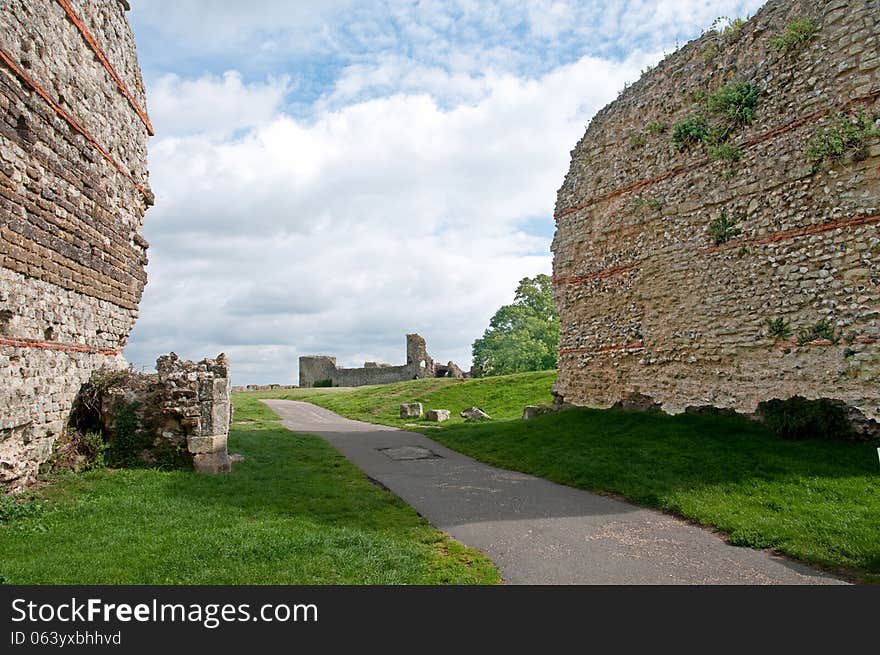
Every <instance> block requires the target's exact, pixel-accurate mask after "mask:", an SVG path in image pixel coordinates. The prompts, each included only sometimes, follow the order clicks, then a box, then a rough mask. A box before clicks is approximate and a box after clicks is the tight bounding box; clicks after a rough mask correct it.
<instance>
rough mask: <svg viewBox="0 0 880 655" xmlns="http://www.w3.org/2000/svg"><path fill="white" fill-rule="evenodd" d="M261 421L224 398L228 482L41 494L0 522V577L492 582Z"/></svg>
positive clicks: (124, 477)
mask: <svg viewBox="0 0 880 655" xmlns="http://www.w3.org/2000/svg"><path fill="white" fill-rule="evenodd" d="M274 419H275V416H274V415H273V414H272V413H271V412H270V411H269V410H268V408H266V407H265V406H264V405H263V404H262V403H258V402H257V401H256V400H255V399H254V398H238V399H237V400H236V421H237V425H235V427H234V430H233V431H232V434H231V435H230V451H232V452H239V453H242V454H243V455H245V457H246V458H247V459H246V461H244V462H241V463H239V464H237V465H236V467H235V471H234V473H233V474H231V475H228V476H221V477H209V476H201V475H196V474H193V473H189V472H183V471H166V472H163V471H156V470H149V469H140V470H108V469H104V470H97V471H92V472H89V473H84V474H78V475H69V476H65V477H63V478H61V479H59V480H58V481H56V482H55V483H53V484H50V485H47V486H44V487H42V488H41V489H39V490H38V491H37V492H36V494H35V501H36V502H37V503H40V504H42V510H41V511H37V512H35V513H33V514H32V515H30V516H21V517H17V518H13V519H11V520H6V521H4V520H3V519H4V515H3V514H0V581H2V582H5V583H8V584H447V583H453V584H491V583H497V582H498V581H499V575H498V572H497V569H496V568H495V567H494V565H493V564H492V562H491V561H489V560H488V559H487V558H485V557H484V556H483V555H481V554H480V553H478V552H476V551H474V550H471V549H468V548H465V547H463V546H461V545H460V544H458V543H457V542H454V541H451V540H449V539H447V538H446V537H445V536H444V535H443V534H442V533H440V532H438V531H436V530H434V529H433V528H432V527H431V526H430V525H429V524H428V523H427V522H426V521H425V520H423V519H422V518H420V517H419V516H418V515H417V514H416V513H415V511H413V510H412V509H411V508H409V507H408V506H407V505H405V504H404V503H403V502H402V501H400V500H399V499H398V498H396V497H395V496H393V495H391V494H389V493H387V492H385V491H382V490H381V489H379V488H378V487H376V486H374V485H373V484H371V483H370V482H369V481H368V480H367V479H366V478H365V477H364V476H363V474H361V473H360V471H358V470H357V469H355V468H354V467H353V466H352V465H351V464H349V463H348V461H347V460H346V459H345V458H343V457H342V456H341V455H339V454H338V453H337V452H336V451H335V450H334V449H333V448H331V447H330V446H329V445H328V444H327V443H326V442H324V441H323V440H322V439H320V438H318V437H312V436H301V435H294V434H292V433H290V432H288V431H286V430H284V429H282V428H280V427H279V426H278V425H277V424H276V423H273V422H272V421H273V420H274ZM245 421H246V422H247V423H242V422H245ZM251 421H252V422H251ZM29 506H30V507H33V505H29ZM29 506H28V505H26V506H24V507H29ZM7 509H8V508H7Z"/></svg>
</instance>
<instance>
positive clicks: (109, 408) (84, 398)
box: [71, 353, 232, 474]
mask: <svg viewBox="0 0 880 655" xmlns="http://www.w3.org/2000/svg"><path fill="white" fill-rule="evenodd" d="M156 369H157V371H158V372H157V373H154V374H143V373H135V372H133V371H121V372H120V371H115V370H102V371H99V372H98V373H97V374H96V375H95V376H94V377H93V379H92V381H91V382H90V383H89V384H87V385H86V386H85V387H84V388H83V390H82V392H81V394H80V397H79V398H78V400H77V403H76V404H75V406H74V412H73V417H72V423H73V425H72V426H71V427H72V428H73V429H76V430H78V431H79V432H86V431H100V432H101V433H102V435H103V437H104V440H105V441H106V442H107V443H108V444H109V445H110V447H111V448H112V447H114V445H115V446H117V447H119V446H120V444H121V443H123V442H124V445H125V448H126V449H128V451H129V452H130V456H131V459H132V460H135V461H139V462H141V463H144V464H147V465H151V466H156V465H158V466H173V467H182V466H184V467H188V466H191V467H192V468H193V469H195V470H196V471H198V472H201V473H215V474H216V473H227V472H229V471H230V470H231V459H230V456H229V454H228V452H227V445H226V444H227V438H228V434H229V425H230V422H231V418H232V405H231V403H230V396H229V392H230V384H229V361H228V360H227V358H226V356H225V355H222V354H221V355H220V356H218V357H217V358H216V359H205V360H202V361H201V362H191V361H183V360H181V359H180V358H179V357H178V356H177V355H175V354H174V353H171V354H170V355H165V356H163V357H160V358H159V359H158V361H157V362H156Z"/></svg>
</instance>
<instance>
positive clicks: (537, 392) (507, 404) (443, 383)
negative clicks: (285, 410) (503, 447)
mask: <svg viewBox="0 0 880 655" xmlns="http://www.w3.org/2000/svg"><path fill="white" fill-rule="evenodd" d="M554 382H556V371H542V372H538V373H518V374H516V375H505V376H501V377H495V378H483V379H478V380H450V379H445V378H439V379H436V378H435V379H427V380H411V381H409V382H398V383H396V384H388V385H383V386H375V387H361V388H358V389H284V390H278V391H266V392H253V393H245V394H239V396H240V397H242V398H247V397H251V396H255V397H259V398H284V399H288V400H303V401H306V402H311V403H314V404H316V405H320V406H321V407H326V408H327V409H331V410H333V411H334V412H337V413H339V414H342V415H343V416H347V417H349V418H354V419H358V420H360V421H367V422H369V423H381V424H383V425H393V426H395V427H404V426H407V425H411V424H413V421H412V420H410V419H401V418H400V405H401V403H416V402H420V403H422V404H423V405H424V408H425V409H426V410H427V409H448V410H450V411H451V412H452V419H451V420H450V421H449V422H447V423H444V426H446V427H449V426H453V425H459V424H463V423H465V420H464V419H462V418H461V417H459V412H461V410H463V409H466V408H468V407H472V406H476V407H480V408H481V409H483V410H485V411H486V412H487V413H488V414H489V415H490V416H491V417H492V418H493V419H496V420H508V419H515V418H520V417H521V416H522V412H523V407H525V406H526V405H534V404H540V403H544V404H547V403H550V402H551V401H552V400H553V397H552V396H551V395H550V389H551V387H552V386H553V383H554ZM417 423H421V424H422V425H423V426H428V425H429V424H427V423H425V422H424V421H422V422H417Z"/></svg>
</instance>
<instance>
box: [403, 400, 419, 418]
mask: <svg viewBox="0 0 880 655" xmlns="http://www.w3.org/2000/svg"><path fill="white" fill-rule="evenodd" d="M423 413H424V409H423V408H422V403H404V404H402V405H401V406H400V418H422V414H423Z"/></svg>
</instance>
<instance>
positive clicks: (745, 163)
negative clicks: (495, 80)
mask: <svg viewBox="0 0 880 655" xmlns="http://www.w3.org/2000/svg"><path fill="white" fill-rule="evenodd" d="M803 18H809V19H811V20H812V21H813V22H814V24H815V25H816V28H817V31H816V36H815V38H814V39H812V40H811V41H810V42H808V43H807V44H806V45H805V46H804V47H803V48H802V49H801V50H799V51H797V52H793V53H788V54H780V53H778V52H777V51H776V50H775V49H774V48H773V46H772V38H773V37H774V36H775V35H777V34H781V33H783V32H785V30H786V28H787V25H788V24H789V23H791V22H792V21H795V20H801V19H803ZM730 82H748V83H751V84H753V85H755V86H756V87H757V89H758V90H759V103H758V106H757V108H756V111H755V116H754V121H753V122H752V123H751V124H748V125H745V126H743V127H741V128H737V129H736V131H735V132H734V133H733V135H732V136H731V141H732V142H733V143H736V144H737V145H738V146H739V148H740V150H741V152H742V157H741V159H740V160H739V161H737V162H736V163H733V164H731V163H729V162H722V161H714V160H713V159H712V158H710V157H709V156H708V152H707V151H706V150H705V149H703V148H702V147H701V146H694V147H691V148H686V149H684V150H679V149H677V148H676V147H675V145H674V144H673V143H672V132H673V129H672V128H673V126H674V125H675V124H676V123H677V122H678V121H680V120H682V119H684V118H685V117H687V116H690V115H693V114H694V112H699V111H701V110H702V111H706V109H705V106H704V104H701V103H702V102H703V101H701V100H700V98H705V97H706V96H707V95H709V94H711V93H713V92H714V91H716V90H717V89H719V88H720V87H722V86H723V85H724V84H727V83H730ZM701 107H702V109H701ZM860 113H861V114H862V115H864V116H865V117H867V118H868V120H869V122H872V123H873V126H872V128H873V130H878V129H880V13H878V11H877V3H876V2H875V1H873V0H831V1H829V2H825V1H823V2H820V1H818V0H801V1H798V2H794V1H792V0H769V1H768V2H767V3H766V4H765V5H764V7H763V8H762V9H761V10H760V11H759V12H758V13H757V14H756V15H755V17H753V18H752V19H750V20H749V21H747V22H746V24H745V25H743V27H742V29H741V30H739V31H738V32H736V33H734V34H732V35H727V36H725V35H720V34H715V33H707V34H705V35H704V36H703V37H701V38H700V39H697V40H695V41H694V42H691V43H690V44H687V45H686V46H685V47H684V48H682V49H681V50H679V51H678V52H676V53H674V54H672V55H670V56H669V57H667V58H666V59H665V60H664V61H663V62H661V63H660V64H659V65H658V66H656V67H655V68H654V69H653V70H651V71H650V72H648V73H646V74H645V75H644V76H643V77H642V79H641V80H639V81H638V82H636V83H635V84H634V85H632V86H630V87H629V88H628V89H626V90H625V91H624V92H622V93H621V95H620V97H619V98H618V100H617V101H615V102H614V103H612V104H611V105H609V106H608V107H606V108H605V109H603V110H602V111H601V112H599V114H598V115H597V116H596V117H595V118H594V119H593V120H592V122H591V124H590V125H589V127H588V129H587V132H586V135H585V136H584V138H583V139H582V140H581V141H580V142H579V143H578V144H577V146H576V148H575V149H574V151H573V152H572V160H571V167H570V170H569V173H568V174H567V176H566V178H565V181H564V183H563V185H562V187H561V188H560V190H559V193H558V196H557V203H556V207H557V210H556V212H555V217H556V222H557V231H556V235H555V238H554V242H553V252H554V263H553V273H554V275H553V279H554V292H555V296H556V301H557V306H558V308H559V313H560V367H559V368H560V373H559V381H558V385H557V391H558V394H559V395H560V396H561V397H563V398H564V399H565V401H566V402H571V403H574V404H579V405H590V406H599V407H608V406H611V405H613V404H614V403H615V402H617V401H618V400H620V399H621V398H623V397H624V396H626V395H628V394H630V393H633V392H638V393H643V394H646V395H649V396H651V397H653V398H654V399H655V400H656V401H657V402H659V403H660V404H661V405H662V406H663V408H664V409H666V410H667V411H671V412H676V411H682V410H683V409H685V408H686V407H688V406H691V405H696V406H703V405H714V406H717V407H726V408H734V409H737V410H740V411H753V410H754V409H755V407H756V405H757V404H758V403H759V402H760V401H761V400H766V399H768V398H772V397H789V396H792V395H795V394H800V395H804V396H807V397H831V398H837V399H840V400H844V401H846V402H847V403H849V404H851V405H852V406H854V407H857V408H859V409H860V410H861V411H862V412H864V413H865V414H866V415H867V416H869V417H871V418H876V419H880V388H878V384H877V380H878V379H880V348H878V346H877V344H878V343H880V230H878V226H880V137H878V136H876V135H875V136H868V137H866V142H865V144H864V145H865V147H864V148H863V151H862V152H861V153H860V155H861V156H860V157H852V156H846V157H844V158H842V159H840V160H826V161H823V162H821V163H820V164H819V165H818V166H815V162H813V161H811V160H810V159H809V158H808V157H807V155H806V152H805V151H806V147H807V144H808V143H809V142H810V140H811V139H812V138H813V137H814V135H816V134H817V133H819V131H820V130H825V129H828V128H829V127H832V126H834V125H835V124H836V122H837V117H836V116H837V114H842V115H844V116H850V117H853V116H856V115H858V114H860ZM651 125H660V126H663V128H664V129H660V130H653V131H652V130H649V129H648V128H649V126H651ZM634 136H639V138H638V139H634V138H632V137H634ZM722 214H725V215H727V217H728V218H732V219H734V220H735V225H736V228H737V229H738V230H739V233H738V234H736V235H735V236H734V237H733V238H732V239H730V240H729V241H728V242H727V243H724V244H723V245H714V244H713V240H712V238H711V234H710V229H709V226H710V224H711V223H712V222H713V221H714V220H715V219H717V218H718V217H720V216H721V215H722ZM780 318H781V319H784V320H785V321H786V322H787V323H788V324H789V325H790V328H791V330H792V332H793V334H794V335H799V337H797V338H790V339H774V338H773V337H772V335H770V334H769V333H768V332H769V331H768V327H767V321H768V320H770V319H780ZM819 322H827V323H830V324H831V325H833V326H834V328H835V330H836V331H837V332H838V336H839V339H836V340H835V341H834V342H833V343H832V341H829V340H810V341H807V342H806V343H804V337H803V335H807V336H809V333H810V328H811V327H812V326H815V325H817V324H818V323H819Z"/></svg>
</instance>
